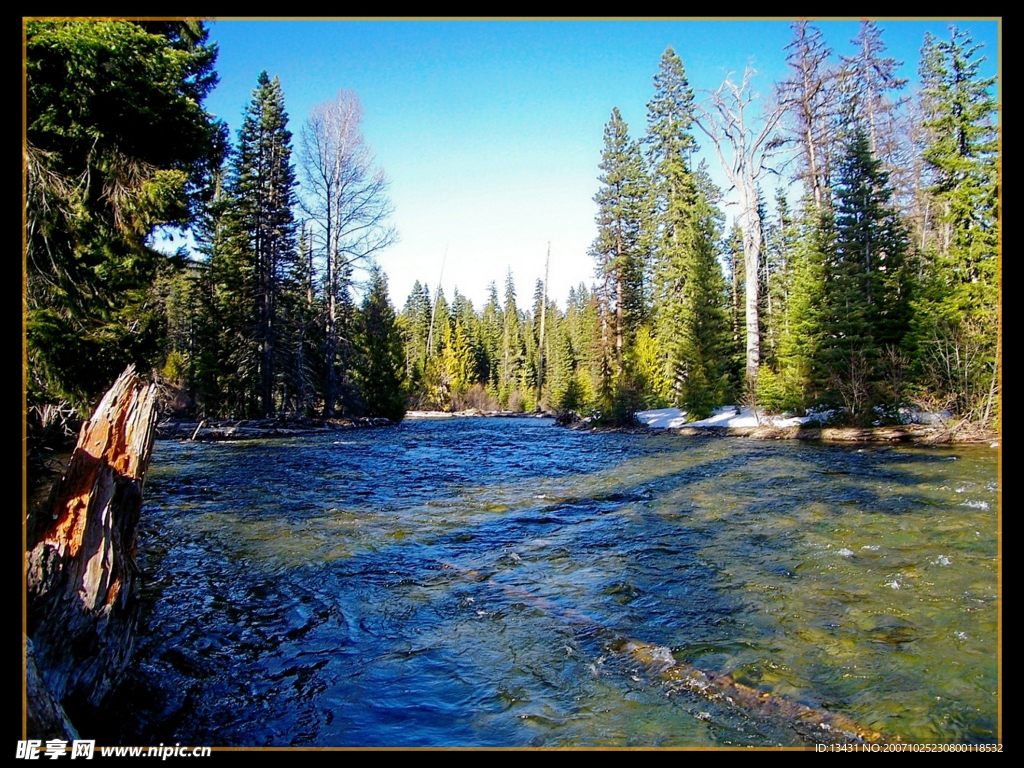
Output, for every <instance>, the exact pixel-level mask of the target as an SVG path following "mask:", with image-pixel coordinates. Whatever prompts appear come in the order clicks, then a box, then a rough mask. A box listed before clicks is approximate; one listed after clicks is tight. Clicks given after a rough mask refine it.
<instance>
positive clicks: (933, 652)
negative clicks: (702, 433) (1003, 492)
mask: <svg viewBox="0 0 1024 768" xmlns="http://www.w3.org/2000/svg"><path fill="white" fill-rule="evenodd" d="M997 492H998V488H997V453H996V451H995V450H992V449H989V448H956V449H941V450H939V449H934V450H933V449H922V448H899V447H866V446H865V447H857V446H853V447H851V446H822V445H810V444H800V443H795V442H763V441H748V440H743V439H701V438H695V439H693V438H680V437H678V436H673V435H656V434H655V435H631V434H590V433H584V432H574V431H568V430H564V429H559V428H556V427H553V426H551V425H550V423H549V422H547V421H543V420H532V419H516V420H505V419H467V420H454V419H453V420H445V421H412V422H405V423H403V424H401V425H400V426H398V427H393V428H381V429H374V430H362V431H339V432H334V433H331V434H329V435H310V436H304V437H301V438H295V439H289V440H285V441H264V442H242V443H214V444H202V443H174V442H160V443H158V445H157V447H156V450H155V453H154V460H153V466H152V468H151V474H150V478H149V480H148V481H147V486H146V502H145V505H144V508H143V523H142V532H141V534H140V539H139V542H140V553H139V565H140V567H141V569H142V571H143V573H144V574H145V576H146V579H145V583H144V586H143V598H144V609H143V614H142V618H141V622H140V636H139V638H138V642H137V649H136V656H135V659H136V661H135V667H134V669H133V671H132V674H131V676H130V679H129V681H128V682H127V684H126V685H125V686H124V687H123V688H122V690H121V691H120V693H119V696H118V700H117V701H116V702H115V704H114V706H113V708H112V710H111V711H110V712H108V713H107V714H106V715H105V716H104V721H103V722H102V723H99V724H97V725H96V728H97V729H98V730H97V731H96V732H97V733H98V734H99V736H101V737H102V736H105V737H106V738H107V739H108V740H113V739H117V740H120V741H122V742H124V743H150V742H152V743H157V742H165V743H173V742H179V743H182V744H212V745H319V746H332V745H355V746H373V745H388V746H408V745H467V746H468V745H507V746H515V745H534V746H537V745H570V746H600V745H622V746H625V745H638V746H639V745H644V746H671V745H736V744H744V745H745V744H751V745H761V744H784V745H798V744H804V743H813V738H812V737H808V735H807V734H806V733H802V732H801V731H800V730H799V729H798V728H797V727H795V724H793V723H788V722H785V721H784V720H771V719H766V718H764V717H761V716H753V715H750V714H749V713H746V712H744V711H743V710H742V709H740V708H737V707H735V706H733V705H730V704H729V703H728V702H725V701H712V700H708V699H706V698H703V697H702V696H700V695H699V694H697V693H693V692H690V691H687V690H683V689H681V688H680V687H679V686H678V685H674V684H672V683H670V682H668V681H666V680H664V679H662V678H661V677H659V676H658V675H657V674H655V673H653V672H651V671H648V670H647V669H645V668H643V667H642V666H640V665H639V664H638V663H637V662H636V661H635V660H634V659H632V658H631V657H629V656H627V655H624V654H623V653H621V652H619V651H617V650H616V648H619V647H621V642H620V639H621V638H631V639H635V640H639V641H643V642H646V643H652V644H656V645H660V646H666V647H668V648H669V649H671V651H672V653H673V655H674V657H675V658H676V659H677V660H679V661H681V662H687V663H690V664H693V665H695V666H697V667H699V668H700V669H703V670H707V671H709V672H719V673H720V672H727V673H730V674H731V675H733V676H734V677H735V678H736V679H737V680H738V681H740V682H743V683H745V684H747V685H750V686H753V687H756V688H758V689H761V690H763V691H767V692H771V693H772V694H776V695H779V696H783V697H786V698H788V699H791V700H794V701H798V702H801V703H804V704H807V705H810V706H813V707H821V708H825V709H827V710H829V711H832V712H839V713H842V714H844V715H846V716H848V717H850V718H852V719H853V720H855V721H857V722H858V723H860V724H861V725H864V726H865V727H869V728H873V729H875V730H878V731H881V732H882V733H883V734H885V735H886V736H887V737H890V738H892V737H898V738H901V739H903V740H904V741H911V742H969V743H970V742H993V741H995V739H996V718H997V695H996V689H997V665H996V647H997V631H996V621H997V600H996V598H997V572H998V566H997V536H996V529H997V506H998V501H997ZM100 731H105V732H104V733H100Z"/></svg>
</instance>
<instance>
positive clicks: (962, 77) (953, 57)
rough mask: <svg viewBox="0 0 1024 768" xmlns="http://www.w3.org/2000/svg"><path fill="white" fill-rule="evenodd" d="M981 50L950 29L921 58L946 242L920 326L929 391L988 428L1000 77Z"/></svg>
mask: <svg viewBox="0 0 1024 768" xmlns="http://www.w3.org/2000/svg"><path fill="white" fill-rule="evenodd" d="M980 48H981V46H980V45H974V44H973V41H972V39H971V37H970V35H969V34H968V33H967V32H963V31H961V30H959V29H957V28H956V27H950V39H949V41H948V42H947V41H943V40H939V39H937V38H934V37H932V36H931V35H926V37H925V43H924V47H923V49H922V52H921V67H920V74H921V83H922V92H921V95H922V108H923V112H924V127H925V129H926V130H927V131H928V138H927V143H926V146H925V149H924V159H925V162H926V163H927V165H928V166H929V168H930V170H931V173H932V176H933V182H934V183H933V186H932V188H931V194H932V196H933V198H934V200H935V202H936V207H937V208H938V215H937V216H936V219H937V220H938V224H939V238H938V243H937V251H938V253H937V255H936V258H935V259H934V268H933V269H932V270H930V273H929V274H928V275H927V276H926V280H925V283H926V284H925V286H924V293H923V296H922V298H921V301H920V302H919V303H918V306H917V311H916V313H915V314H916V319H915V324H916V328H915V333H914V336H915V341H916V342H917V345H918V347H919V352H918V356H919V359H920V361H921V365H922V375H923V376H924V377H925V383H926V385H927V386H928V387H929V388H930V389H931V390H932V391H933V393H934V394H936V395H937V396H938V397H939V398H940V399H942V400H945V401H947V402H950V403H952V405H953V407H954V408H955V409H956V410H957V411H958V412H959V413H961V414H963V415H970V416H972V417H973V418H975V419H977V420H979V421H983V422H988V421H989V420H990V419H992V418H993V417H994V415H995V406H996V395H997V394H998V358H999V355H998V342H999V329H998V297H999V280H1000V275H999V191H998V163H999V144H998V135H997V127H996V124H995V116H996V103H995V99H994V98H993V95H992V93H991V88H992V87H993V85H994V84H995V79H994V78H982V77H980V75H979V67H980V64H981V62H982V61H983V60H984V59H983V57H981V56H980V55H979V51H980Z"/></svg>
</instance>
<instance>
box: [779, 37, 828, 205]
mask: <svg viewBox="0 0 1024 768" xmlns="http://www.w3.org/2000/svg"><path fill="white" fill-rule="evenodd" d="M792 28H793V40H792V42H790V43H789V45H787V46H786V50H787V51H789V53H788V54H787V55H786V64H788V65H789V68H790V70H791V73H790V78H789V79H788V80H784V81H782V82H781V83H779V84H778V86H777V89H776V90H777V93H778V100H779V103H780V104H781V105H782V106H784V107H785V109H786V111H787V113H788V114H789V122H790V125H791V128H790V135H789V137H788V139H787V140H788V141H790V142H793V143H795V144H797V146H798V147H799V157H800V164H801V168H800V171H799V174H798V177H799V178H801V179H803V181H804V183H805V184H806V185H807V188H808V190H810V192H811V194H812V196H813V198H814V204H815V205H816V206H817V207H819V208H820V207H821V204H822V202H823V199H824V198H825V197H826V196H827V195H828V188H829V186H830V180H829V162H828V157H829V153H830V146H829V145H830V138H829V133H830V132H829V130H828V125H829V122H830V117H831V110H832V107H831V106H830V104H831V101H832V96H833V91H834V89H835V80H836V77H835V72H834V71H833V68H832V67H830V66H829V63H828V61H829V57H830V56H831V55H832V49H831V48H829V47H828V46H827V45H825V41H824V40H823V39H822V36H821V30H819V29H817V28H816V27H812V26H810V25H809V24H808V23H807V22H806V21H796V22H793V24H792Z"/></svg>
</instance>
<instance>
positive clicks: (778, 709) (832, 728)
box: [442, 555, 900, 744]
mask: <svg viewBox="0 0 1024 768" xmlns="http://www.w3.org/2000/svg"><path fill="white" fill-rule="evenodd" d="M515 558H518V555H515V557H513V558H511V559H512V560H513V562H519V560H516V559H515ZM442 566H443V567H445V568H448V569H452V570H454V571H456V572H457V573H459V574H461V575H462V576H463V577H465V578H469V579H472V580H473V581H476V582H489V581H490V579H491V576H493V575H494V572H480V571H477V570H474V569H467V568H463V567H461V566H459V565H457V564H455V563H451V562H444V563H442ZM500 588H501V590H502V592H504V594H505V595H506V596H507V597H508V598H509V599H511V600H514V601H522V602H526V603H529V604H531V605H533V606H535V607H537V608H539V609H541V610H542V611H544V612H545V613H549V614H552V615H561V616H563V617H564V618H565V619H567V620H568V621H569V622H571V623H572V624H576V625H579V626H583V627H586V628H587V630H588V631H589V632H592V633H593V634H595V635H598V636H603V637H605V638H607V643H608V647H609V648H610V649H611V650H612V651H614V652H615V653H620V654H622V655H624V656H627V657H629V658H631V659H634V660H635V661H637V662H639V663H641V664H643V665H644V666H645V667H646V668H647V669H648V671H650V672H652V673H654V674H657V675H660V676H661V677H663V678H665V679H666V680H669V681H672V682H674V683H677V684H679V685H680V686H681V687H682V688H684V689H686V690H688V691H691V692H693V693H696V694H699V695H700V696H703V697H704V698H706V699H708V700H709V701H724V702H726V703H727V704H729V705H731V706H734V707H736V708H738V709H740V710H743V711H745V712H746V713H747V714H748V715H751V716H754V717H761V718H764V719H766V720H771V721H773V722H777V723H785V724H787V725H789V726H791V727H792V728H794V730H796V731H797V733H799V734H800V736H801V738H803V739H804V740H805V741H806V742H807V743H808V744H817V743H825V742H829V743H835V742H838V743H856V744H882V743H888V742H899V741H900V740H899V738H887V737H886V736H885V735H883V734H882V733H880V732H878V731H876V730H874V729H871V728H865V727H864V726H862V725H860V724H859V723H857V722H856V721H854V720H853V719H851V718H849V717H847V716H846V715H843V714H841V713H839V712H831V711H829V710H826V709H821V708H816V707H809V706H807V705H806V704H801V703H800V702H798V701H793V700H792V699H788V698H786V697H784V696H779V695H777V694H774V693H771V692H769V691H761V690H758V689H756V688H752V687H750V686H748V685H744V684H743V683H741V682H739V681H737V680H736V679H735V678H733V677H732V676H731V675H729V674H725V673H715V672H711V671H705V670H702V669H700V668H698V667H696V666H694V665H693V664H689V663H687V662H684V661H677V660H676V658H675V657H674V656H673V654H672V651H671V649H669V648H666V647H665V646H659V645H653V644H651V643H646V642H643V641H640V640H634V639H632V638H629V637H626V636H625V635H622V634H620V633H618V632H614V631H613V630H611V629H609V628H607V627H605V626H604V625H602V624H600V623H599V622H597V621H595V620H594V619H592V618H591V617H590V616H587V615H586V614H585V613H582V612H580V611H578V610H576V609H574V608H568V607H565V606H559V605H556V604H555V603H553V602H552V601H550V600H548V599H547V598H544V597H541V596H539V595H535V594H533V593H531V592H529V591H527V590H525V589H523V588H522V587H518V586H513V585H511V584H502V585H500Z"/></svg>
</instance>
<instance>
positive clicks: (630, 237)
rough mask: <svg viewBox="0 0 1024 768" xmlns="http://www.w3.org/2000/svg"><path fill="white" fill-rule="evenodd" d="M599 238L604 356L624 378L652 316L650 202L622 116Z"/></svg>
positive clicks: (610, 134) (606, 158)
mask: <svg viewBox="0 0 1024 768" xmlns="http://www.w3.org/2000/svg"><path fill="white" fill-rule="evenodd" d="M599 167H600V169H601V172H602V173H601V175H600V176H599V177H598V178H599V180H600V182H601V189H600V190H599V191H598V193H597V195H596V196H595V197H594V201H595V202H596V203H597V204H598V214H597V225H598V234H597V238H596V239H595V240H594V244H593V245H592V246H591V251H590V252H591V255H592V256H593V257H594V259H595V261H596V263H597V272H598V279H599V280H601V294H600V295H601V301H602V312H603V315H604V318H603V322H604V324H605V328H606V331H605V334H604V342H603V343H604V346H605V350H604V355H605V356H606V357H607V358H608V359H609V361H610V365H611V366H612V367H613V370H614V371H615V374H616V375H617V376H618V375H621V374H622V373H623V371H624V368H623V355H624V353H625V351H626V348H627V347H628V345H629V344H630V343H631V341H632V336H633V333H634V332H635V329H636V328H637V327H638V326H639V325H640V324H641V323H643V321H644V320H645V315H646V308H645V301H644V271H645V267H646V264H647V260H648V253H649V248H650V245H649V233H648V228H649V226H650V196H649V183H648V181H647V178H646V174H645V172H644V164H643V157H642V156H641V154H640V148H639V145H638V144H637V142H635V141H633V140H632V139H630V138H629V131H628V127H627V126H626V123H625V122H624V121H623V119H622V116H621V115H620V114H619V110H618V109H617V108H616V109H613V110H612V115H611V119H610V120H609V121H608V123H607V124H606V125H605V130H604V150H603V151H602V153H601V163H600V166H599Z"/></svg>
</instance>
